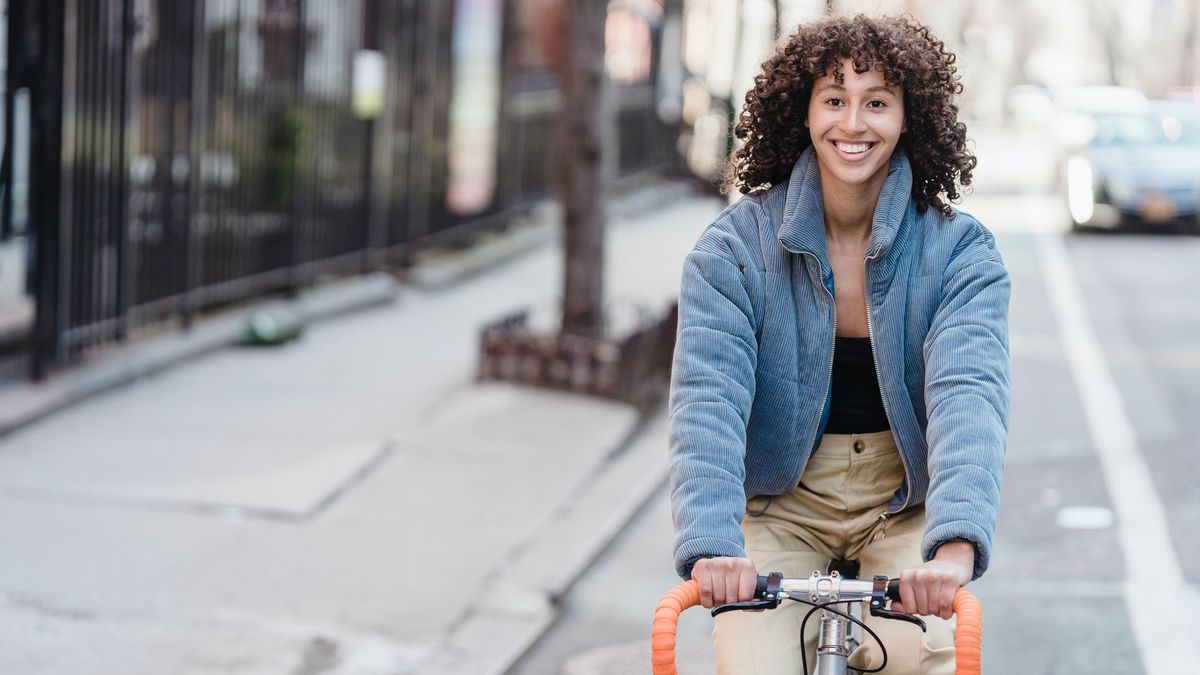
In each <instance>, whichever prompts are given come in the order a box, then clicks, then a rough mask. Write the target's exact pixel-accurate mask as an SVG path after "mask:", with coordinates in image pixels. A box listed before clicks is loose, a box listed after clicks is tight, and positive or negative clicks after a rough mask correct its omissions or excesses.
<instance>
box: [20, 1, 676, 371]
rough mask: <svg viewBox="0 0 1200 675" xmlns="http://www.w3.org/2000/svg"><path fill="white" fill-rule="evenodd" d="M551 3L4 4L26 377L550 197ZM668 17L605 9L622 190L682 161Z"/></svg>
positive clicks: (648, 4)
mask: <svg viewBox="0 0 1200 675" xmlns="http://www.w3.org/2000/svg"><path fill="white" fill-rule="evenodd" d="M561 2H562V0H438V1H430V0H7V2H6V3H5V5H6V7H5V9H6V12H5V21H6V30H5V31H2V32H3V33H4V35H5V37H6V39H7V42H6V45H5V49H4V50H3V51H4V54H5V56H6V57H7V58H6V64H5V73H6V78H5V86H4V92H5V93H4V100H5V106H4V112H5V115H4V129H5V134H4V140H5V143H4V159H3V166H4V167H5V172H4V174H3V188H4V190H3V196H4V199H3V208H2V209H0V213H2V214H3V217H2V219H0V223H2V224H0V227H2V228H3V229H2V230H0V232H2V236H3V237H4V238H5V239H7V240H8V241H9V242H10V244H9V245H10V247H11V245H12V242H14V241H19V242H20V245H21V247H22V248H23V250H24V251H26V252H27V254H28V255H27V256H25V257H26V259H27V260H28V266H29V267H28V283H27V284H26V288H25V289H24V290H25V292H27V293H28V294H29V296H30V297H31V298H32V299H33V304H34V305H35V306H36V312H35V320H34V322H33V333H32V337H33V339H32V341H31V342H30V344H31V347H30V349H31V354H32V357H33V358H32V362H33V370H34V372H35V373H37V374H40V373H41V372H43V371H44V370H45V369H46V368H47V367H53V366H55V365H57V364H62V363H66V362H69V361H71V360H73V359H75V358H77V357H79V356H80V355H81V354H83V353H85V352H86V351H88V350H89V349H92V348H95V347H103V346H104V345H106V344H109V343H111V342H113V341H119V340H122V339H124V338H126V337H127V336H129V335H130V334H132V333H134V332H136V331H138V330H139V329H141V328H143V327H146V326H153V325H162V324H163V323H164V322H180V323H182V324H183V325H187V323H188V322H189V321H190V320H191V319H192V318H193V317H194V316H196V315H197V314H198V313H200V312H203V311H205V310H207V309H209V308H212V307H216V306H219V305H223V304H227V303H231V302H236V301H240V300H244V299H247V298H252V297H256V296H260V295H263V294H267V293H273V292H278V291H287V290H294V289H297V288H300V287H303V286H305V285H307V284H311V283H312V282H313V281H314V280H316V279H317V278H318V277H321V276H323V275H330V274H353V273H357V272H361V271H365V270H368V269H377V268H380V267H385V266H393V265H402V264H404V263H405V262H406V261H407V260H409V259H410V258H411V256H412V255H413V253H414V252H415V251H416V250H418V249H419V248H421V247H425V246H429V245H433V244H438V243H444V242H448V241H453V240H465V239H467V238H469V237H471V236H472V235H473V234H475V233H477V232H480V231H482V230H493V229H499V228H503V227H504V226H505V225H506V223H508V222H509V221H510V220H511V219H512V218H513V217H514V216H516V215H518V214H520V213H522V212H524V211H527V210H528V209H530V208H531V206H533V205H534V204H536V203H538V202H539V201H542V200H545V199H548V198H552V197H553V195H554V193H555V190H556V186H555V182H554V181H555V177H556V176H557V175H558V174H557V170H556V163H557V152H556V145H557V143H556V134H557V133H558V129H557V124H556V119H557V111H558V110H559V108H560V105H561V101H560V91H559V83H558V75H557V73H556V72H555V68H556V64H557V62H558V59H559V54H560V51H561V49H562V46H561V45H560V43H559V39H560V30H559V25H558V17H559V16H560V5H561ZM681 5H682V2H681V0H611V2H609V11H608V20H607V25H606V43H607V56H606V69H607V72H608V75H609V80H610V82H611V83H612V87H611V89H610V91H611V96H609V97H608V98H609V102H610V105H611V108H612V110H611V112H612V114H611V115H610V119H611V120H612V127H611V131H612V138H613V139H614V140H613V144H612V147H613V149H614V150H615V152H613V153H611V154H610V158H611V161H612V164H611V166H610V169H611V170H610V172H609V175H610V176H611V177H612V178H613V180H614V181H616V182H620V181H622V180H625V181H636V180H638V176H639V175H641V174H642V173H644V172H647V171H662V170H664V169H667V170H670V169H672V168H674V167H675V166H676V165H677V164H678V162H677V150H676V146H677V137H678V121H679V117H680V110H681V108H682V93H681V83H682V75H681V68H682V65H681V55H680V47H679V45H680V42H681V37H680V31H681V26H682V14H681V11H682V10H681ZM14 167H15V170H14ZM0 307H3V305H2V304H0Z"/></svg>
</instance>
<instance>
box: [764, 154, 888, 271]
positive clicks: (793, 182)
mask: <svg viewBox="0 0 1200 675" xmlns="http://www.w3.org/2000/svg"><path fill="white" fill-rule="evenodd" d="M911 194H912V168H911V167H910V166H909V163H908V156H907V155H905V153H904V150H903V149H902V148H899V147H897V148H896V150H895V152H893V153H892V158H891V161H890V163H889V165H888V177H887V181H885V182H884V184H883V189H882V190H880V191H879V202H878V203H877V204H876V205H875V216H874V218H873V219H872V221H871V238H870V239H869V240H868V241H867V256H868V257H870V256H875V257H882V256H883V254H884V253H885V252H886V250H887V248H888V247H889V246H891V245H892V242H894V241H895V239H896V233H897V232H899V231H900V229H901V225H902V224H903V222H904V215H905V212H906V211H907V210H908V204H909V199H910V196H911ZM779 243H780V244H782V245H783V247H784V248H786V249H787V250H789V251H791V252H792V253H801V252H809V253H812V254H813V255H815V256H816V257H817V259H818V260H820V261H821V263H822V265H823V266H824V267H825V269H828V268H829V251H828V249H827V247H826V245H825V206H824V204H823V203H822V201H821V177H820V174H819V173H818V171H817V151H816V149H815V148H813V146H811V145H810V146H808V147H807V148H805V149H804V152H802V153H801V154H800V158H799V159H797V160H796V164H795V166H793V167H792V175H791V177H790V178H789V179H788V186H787V196H786V198H785V201H784V207H783V222H782V223H781V224H780V226H779Z"/></svg>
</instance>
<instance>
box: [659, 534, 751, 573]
mask: <svg viewBox="0 0 1200 675" xmlns="http://www.w3.org/2000/svg"><path fill="white" fill-rule="evenodd" d="M725 557H729V558H745V557H747V555H746V551H745V549H743V548H742V545H741V544H739V543H737V542H733V541H729V540H727V539H715V538H711V537H706V538H701V539H692V540H691V541H687V542H684V543H683V544H681V545H680V546H679V547H678V548H677V549H676V550H675V572H676V573H677V574H678V575H679V576H680V577H681V578H682V579H683V580H684V581H687V580H688V579H691V578H692V565H694V564H696V561H697V560H699V559H701V558H725Z"/></svg>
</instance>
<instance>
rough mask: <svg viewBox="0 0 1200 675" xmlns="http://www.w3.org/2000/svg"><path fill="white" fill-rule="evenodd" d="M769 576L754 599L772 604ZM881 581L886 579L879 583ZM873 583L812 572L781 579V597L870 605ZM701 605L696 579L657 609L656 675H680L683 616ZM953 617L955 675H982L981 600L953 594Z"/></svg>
mask: <svg viewBox="0 0 1200 675" xmlns="http://www.w3.org/2000/svg"><path fill="white" fill-rule="evenodd" d="M769 579H770V577H769V576H766V577H764V576H760V577H759V578H758V583H757V584H756V586H755V591H754V597H755V598H756V599H759V600H763V599H768V598H767V597H766V596H767V588H768V580H769ZM881 582H882V579H881ZM874 587H875V583H874V582H873V581H868V580H865V579H847V578H844V577H839V576H837V575H836V574H833V575H828V576H827V575H822V574H820V573H819V572H814V573H813V575H812V576H811V577H808V578H806V579H787V578H784V579H781V580H780V581H779V592H778V595H779V598H774V599H782V598H791V597H797V598H803V599H805V600H807V601H809V602H813V603H825V602H831V601H836V602H870V600H871V596H872V593H873V592H874ZM886 594H887V597H888V599H890V600H899V599H900V580H899V579H890V580H889V581H888V584H887V591H886ZM699 604H700V585H699V584H697V583H696V582H695V581H694V580H692V581H685V582H683V583H681V584H679V585H677V586H675V587H674V588H672V589H671V590H669V591H667V593H666V594H665V595H663V597H662V599H661V600H659V602H658V607H657V608H655V610H654V625H653V627H652V628H651V638H650V646H651V664H652V666H653V671H654V675H677V671H676V670H675V633H676V629H677V627H678V624H679V614H680V613H681V612H683V611H684V610H686V609H688V608H690V607H695V606H696V605H699ZM953 609H954V613H955V614H956V615H957V616H958V622H957V625H956V628H955V630H954V656H955V673H956V674H957V675H981V673H982V670H983V664H982V659H981V656H982V652H981V640H982V638H983V611H982V608H981V607H980V605H979V601H978V600H977V599H976V598H975V596H974V595H972V594H971V592H970V591H968V590H967V589H965V588H960V589H958V592H957V593H955V594H954V602H953Z"/></svg>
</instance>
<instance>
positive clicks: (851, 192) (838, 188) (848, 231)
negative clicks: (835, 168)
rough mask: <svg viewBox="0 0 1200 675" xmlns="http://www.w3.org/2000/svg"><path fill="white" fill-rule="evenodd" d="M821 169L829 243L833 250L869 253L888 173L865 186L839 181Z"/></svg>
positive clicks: (882, 174)
mask: <svg viewBox="0 0 1200 675" xmlns="http://www.w3.org/2000/svg"><path fill="white" fill-rule="evenodd" d="M817 168H818V171H819V172H820V175H821V201H822V203H823V204H824V206H825V239H826V241H827V242H828V245H829V247H830V249H846V248H851V247H854V248H864V249H865V248H866V244H867V240H868V239H870V237H871V221H872V220H873V219H874V216H875V205H876V204H878V203H879V193H880V192H882V191H883V184H884V183H885V182H886V181H887V171H880V172H878V173H877V174H876V175H874V176H871V178H870V179H868V180H867V181H865V182H863V183H856V184H850V183H845V182H842V181H840V180H838V179H837V178H835V177H834V176H832V175H831V174H829V173H828V172H826V171H825V168H824V167H821V166H818V167H817Z"/></svg>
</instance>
